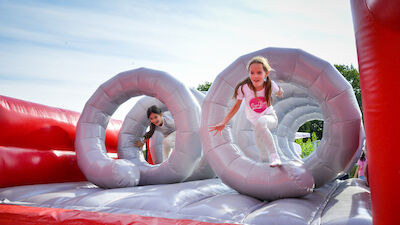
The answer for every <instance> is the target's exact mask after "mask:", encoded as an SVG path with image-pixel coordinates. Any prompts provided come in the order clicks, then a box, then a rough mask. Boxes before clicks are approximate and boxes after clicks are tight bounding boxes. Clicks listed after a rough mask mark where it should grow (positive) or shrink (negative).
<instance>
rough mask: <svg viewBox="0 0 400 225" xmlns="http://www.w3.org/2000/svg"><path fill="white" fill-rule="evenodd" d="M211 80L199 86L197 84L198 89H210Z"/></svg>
mask: <svg viewBox="0 0 400 225" xmlns="http://www.w3.org/2000/svg"><path fill="white" fill-rule="evenodd" d="M211 84H212V83H211V82H208V81H206V82H204V83H203V84H199V86H197V90H199V91H208V89H210V86H211Z"/></svg>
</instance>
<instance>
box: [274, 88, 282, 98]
mask: <svg viewBox="0 0 400 225" xmlns="http://www.w3.org/2000/svg"><path fill="white" fill-rule="evenodd" d="M276 96H277V97H278V98H282V97H283V89H282V88H281V87H280V86H279V91H277V92H276Z"/></svg>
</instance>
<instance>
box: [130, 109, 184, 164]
mask: <svg viewBox="0 0 400 225" xmlns="http://www.w3.org/2000/svg"><path fill="white" fill-rule="evenodd" d="M147 118H149V120H150V130H149V131H148V132H147V133H146V134H145V135H144V136H143V137H144V140H143V141H142V142H141V141H135V146H136V147H139V148H142V147H143V145H144V144H145V143H146V141H147V140H148V139H150V138H151V137H152V136H153V134H154V132H155V131H156V130H157V131H160V132H161V133H162V134H163V136H164V140H163V161H165V160H166V159H167V158H168V156H169V155H170V154H171V150H172V149H174V148H175V138H176V131H175V123H174V119H173V118H172V117H171V116H170V115H169V114H167V113H162V111H161V109H160V108H158V107H157V106H155V105H153V106H151V107H149V108H148V109H147Z"/></svg>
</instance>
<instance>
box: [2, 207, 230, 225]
mask: <svg viewBox="0 0 400 225" xmlns="http://www.w3.org/2000/svg"><path fill="white" fill-rule="evenodd" d="M0 224H2V225H8V224H10V225H11V224H12V225H14V224H18V225H28V224H29V225H34V224H40V225H42V224H79V225H86V224H90V225H100V224H118V225H120V224H124V225H145V224H148V225H151V224H163V225H164V224H165V225H172V224H174V225H175V224H180V225H212V224H215V223H206V222H200V221H194V220H187V219H186V220H178V219H167V218H160V217H146V216H139V215H128V214H112V213H102V212H88V211H80V210H71V209H56V208H42V207H30V206H16V205H0ZM224 224H225V225H229V224H227V223H224Z"/></svg>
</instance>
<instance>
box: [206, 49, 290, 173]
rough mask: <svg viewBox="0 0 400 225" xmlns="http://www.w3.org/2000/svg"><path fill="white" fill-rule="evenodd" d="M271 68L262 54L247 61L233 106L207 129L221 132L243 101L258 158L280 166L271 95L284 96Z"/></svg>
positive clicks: (272, 165)
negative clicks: (251, 125) (245, 74)
mask: <svg viewBox="0 0 400 225" xmlns="http://www.w3.org/2000/svg"><path fill="white" fill-rule="evenodd" d="M271 70H272V68H271V66H270V65H269V64H268V60H267V59H266V58H264V57H262V56H256V57H254V58H252V59H251V60H250V61H249V62H248V64H247V71H248V74H249V75H248V77H246V78H245V79H244V80H243V81H241V82H240V83H238V84H237V85H236V88H235V91H234V93H233V98H235V99H236V103H235V105H234V106H233V107H232V108H231V110H230V111H229V112H228V114H227V115H226V117H225V118H224V120H222V122H220V123H219V124H217V125H215V126H211V127H210V129H209V132H212V131H215V134H214V135H216V134H217V133H218V132H220V133H222V130H223V129H224V128H225V126H226V124H227V123H228V122H229V120H230V119H231V118H232V117H233V116H234V115H235V114H236V112H237V111H238V110H239V108H240V105H241V103H242V100H243V99H245V103H246V108H245V112H246V117H247V119H248V120H249V121H250V122H251V123H252V124H253V126H254V138H255V141H256V145H257V148H258V151H259V153H260V158H261V160H262V161H263V162H267V161H268V159H269V163H270V166H271V167H276V166H280V165H281V160H280V157H279V155H278V153H277V150H276V146H275V143H274V139H273V137H272V133H271V131H270V130H271V129H273V128H275V127H276V126H277V124H278V118H277V116H276V114H275V111H274V109H273V107H272V94H275V95H276V96H278V97H282V96H283V90H282V88H281V87H280V86H278V85H277V84H276V83H275V82H274V81H272V80H271V79H270V77H269V73H270V71H271Z"/></svg>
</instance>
